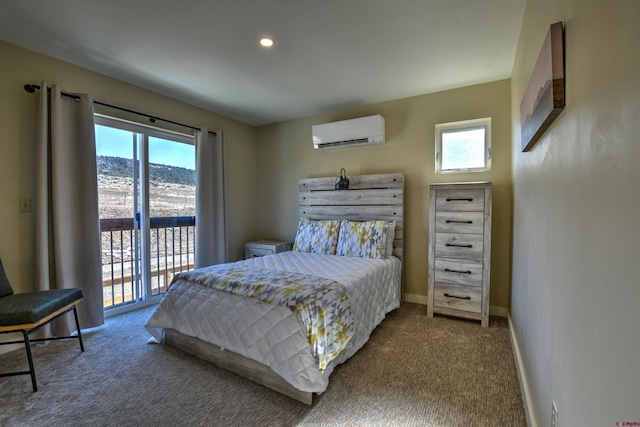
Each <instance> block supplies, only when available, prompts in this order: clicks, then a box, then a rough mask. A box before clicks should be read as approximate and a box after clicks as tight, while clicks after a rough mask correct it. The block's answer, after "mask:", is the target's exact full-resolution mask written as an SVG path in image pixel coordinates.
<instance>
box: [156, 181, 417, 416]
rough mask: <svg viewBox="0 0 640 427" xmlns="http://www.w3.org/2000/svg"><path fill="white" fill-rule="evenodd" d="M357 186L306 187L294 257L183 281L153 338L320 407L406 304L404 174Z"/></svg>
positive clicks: (241, 264)
mask: <svg viewBox="0 0 640 427" xmlns="http://www.w3.org/2000/svg"><path fill="white" fill-rule="evenodd" d="M349 179H350V189H349V190H335V189H334V185H335V177H329V178H308V179H302V180H300V181H299V184H298V188H299V192H298V199H299V216H300V223H299V226H298V230H297V234H296V239H295V245H294V250H293V251H287V252H280V253H278V254H273V255H268V256H264V257H256V258H251V259H248V260H244V261H238V262H234V263H228V264H223V265H217V266H210V267H206V268H204V269H198V270H194V271H192V272H186V273H181V274H179V275H177V276H176V277H175V278H174V280H173V282H172V285H171V286H170V288H169V290H168V291H167V293H166V294H165V296H164V298H163V300H162V302H161V303H160V304H159V305H158V307H157V308H156V310H155V311H154V313H153V314H152V315H151V317H150V319H149V321H148V322H147V324H146V325H145V326H146V328H147V330H148V331H149V333H151V335H152V336H153V337H154V339H155V340H157V341H162V340H164V342H165V343H166V344H168V345H172V346H175V347H177V348H180V349H182V350H184V351H186V352H188V353H191V354H194V355H196V356H198V357H200V358H203V359H205V360H208V361H210V362H212V363H214V364H216V365H218V366H221V367H223V368H225V369H228V370H231V371H233V372H236V373H238V374H240V375H242V376H244V377H246V378H248V379H250V380H253V381H255V382H257V383H259V384H262V385H264V386H266V387H269V388H271V389H273V390H276V391H278V392H280V393H283V394H285V395H288V396H290V397H293V398H294V399H297V400H299V401H301V402H304V403H307V404H311V403H312V399H313V394H314V393H316V394H320V393H322V392H324V391H325V390H326V388H327V386H328V381H329V376H330V375H331V373H332V372H333V370H334V368H335V367H336V366H337V365H339V364H340V363H343V362H345V361H346V360H347V359H349V358H350V357H351V356H353V355H354V354H355V353H356V352H357V351H358V350H359V349H360V348H361V347H362V346H363V345H364V344H365V343H366V342H367V340H368V339H369V336H370V334H371V332H372V331H373V330H374V329H375V327H376V326H377V325H378V324H379V323H380V322H382V320H383V319H384V317H385V315H386V314H387V313H388V312H390V311H392V310H394V309H396V308H398V307H399V305H400V302H401V298H402V283H403V280H402V277H403V268H402V259H403V255H404V254H403V248H404V227H403V204H404V196H403V194H404V176H403V174H399V173H396V174H377V175H360V176H353V177H349ZM319 230H320V231H319ZM340 233H342V234H340ZM365 234H366V236H367V239H368V240H367V243H366V244H362V242H360V244H356V243H354V242H355V241H356V240H358V239H359V237H358V236H362V235H365ZM319 236H321V237H319ZM360 240H362V239H361V238H360ZM250 282H251V283H254V282H255V283H254V284H253V285H250V284H249V283H250ZM293 290H295V292H293ZM307 293H308V295H307ZM303 294H304V295H305V298H303V297H302V295H303ZM248 296H250V297H248Z"/></svg>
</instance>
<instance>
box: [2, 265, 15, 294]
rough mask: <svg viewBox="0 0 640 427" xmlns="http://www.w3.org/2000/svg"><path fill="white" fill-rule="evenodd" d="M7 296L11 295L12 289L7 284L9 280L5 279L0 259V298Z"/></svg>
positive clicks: (9, 284)
mask: <svg viewBox="0 0 640 427" xmlns="http://www.w3.org/2000/svg"><path fill="white" fill-rule="evenodd" d="M8 295H13V288H12V287H11V283H9V279H7V275H6V274H5V272H4V267H3V266H2V260H1V259H0V298H2V297H6V296H8Z"/></svg>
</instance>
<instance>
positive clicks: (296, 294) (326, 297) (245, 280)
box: [174, 263, 353, 370]
mask: <svg viewBox="0 0 640 427" xmlns="http://www.w3.org/2000/svg"><path fill="white" fill-rule="evenodd" d="M179 279H184V280H188V281H190V282H194V283H198V284H200V285H204V286H210V287H212V288H215V289H218V290H221V291H224V292H228V293H230V294H233V295H238V296H242V297H248V298H255V299H258V300H260V301H263V302H266V303H269V304H276V305H283V306H285V307H288V308H289V310H291V311H292V312H293V313H295V314H296V316H298V318H299V319H300V321H301V322H302V323H303V324H304V326H305V328H306V331H307V339H308V341H309V345H311V349H312V354H313V356H314V358H315V359H316V360H317V361H318V368H319V369H320V370H324V369H325V368H326V367H327V364H328V363H329V362H331V361H332V360H333V359H335V358H336V357H337V356H338V354H340V352H341V351H342V350H343V349H344V348H345V347H346V345H347V343H348V342H349V340H351V337H352V335H353V316H352V315H351V307H350V306H349V297H348V296H347V294H346V293H345V292H344V287H343V286H342V285H341V284H340V283H338V282H336V281H333V280H330V279H326V278H323V277H317V276H312V275H308V274H302V273H296V272H291V271H281V270H267V269H264V268H258V267H251V266H248V265H246V264H243V263H232V264H221V265H214V266H210V267H205V268H201V269H198V270H193V271H187V272H183V273H179V274H177V275H176V276H175V277H174V281H175V280H179Z"/></svg>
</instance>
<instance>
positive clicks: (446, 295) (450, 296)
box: [444, 294, 471, 300]
mask: <svg viewBox="0 0 640 427" xmlns="http://www.w3.org/2000/svg"><path fill="white" fill-rule="evenodd" d="M444 296H445V297H447V298H458V299H466V300H469V299H471V297H468V296H467V297H459V296H456V295H449V294H444Z"/></svg>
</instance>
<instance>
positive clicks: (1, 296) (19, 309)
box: [0, 260, 84, 392]
mask: <svg viewBox="0 0 640 427" xmlns="http://www.w3.org/2000/svg"><path fill="white" fill-rule="evenodd" d="M81 300H82V289H79V288H72V289H54V290H50V291H39V292H27V293H23V294H14V293H13V289H12V288H11V284H10V283H9V280H8V279H7V275H6V274H5V272H4V267H3V266H2V260H0V334H7V333H13V332H20V333H22V336H23V339H22V340H19V341H8V342H0V345H7V344H22V343H24V346H25V349H26V351H27V359H28V360H29V370H28V371H20V372H9V373H0V377H10V376H14V375H31V383H32V384H33V391H34V392H35V391H38V386H37V385H36V374H35V371H34V369H33V357H32V356H31V344H30V343H31V342H35V341H49V340H58V339H68V338H77V339H78V340H79V341H80V350H81V351H84V344H83V343H82V335H81V333H80V324H79V323H78V314H77V312H76V304H78V303H79V302H80V301H81ZM69 311H73V315H74V317H75V320H76V330H77V331H78V335H77V336H69V337H51V338H40V339H34V340H29V334H31V333H32V332H35V331H37V330H38V329H40V328H41V327H43V326H44V325H46V324H47V323H49V322H51V321H53V320H55V319H57V318H58V317H60V316H63V315H64V314H66V313H68V312H69Z"/></svg>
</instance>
